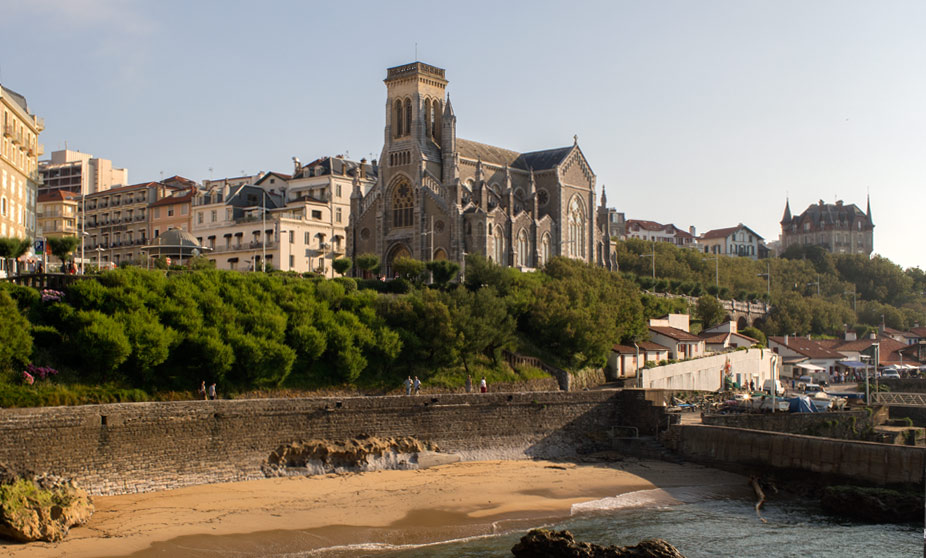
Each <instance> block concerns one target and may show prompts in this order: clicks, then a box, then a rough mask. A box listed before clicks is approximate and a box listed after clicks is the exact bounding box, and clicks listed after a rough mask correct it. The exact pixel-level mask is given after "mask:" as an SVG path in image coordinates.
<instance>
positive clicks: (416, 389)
mask: <svg viewBox="0 0 926 558" xmlns="http://www.w3.org/2000/svg"><path fill="white" fill-rule="evenodd" d="M420 391H421V380H419V379H418V376H415V395H418V392H420Z"/></svg>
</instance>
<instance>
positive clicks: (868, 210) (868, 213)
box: [865, 194, 875, 227]
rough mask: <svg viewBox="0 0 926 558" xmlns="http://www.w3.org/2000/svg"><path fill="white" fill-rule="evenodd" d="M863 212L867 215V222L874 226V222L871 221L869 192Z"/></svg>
mask: <svg viewBox="0 0 926 558" xmlns="http://www.w3.org/2000/svg"><path fill="white" fill-rule="evenodd" d="M865 214H866V215H868V224H869V225H871V226H872V227H873V226H875V224H874V223H873V222H872V221H871V194H868V209H867V211H866V212H865Z"/></svg>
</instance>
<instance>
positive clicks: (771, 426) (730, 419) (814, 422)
mask: <svg viewBox="0 0 926 558" xmlns="http://www.w3.org/2000/svg"><path fill="white" fill-rule="evenodd" d="M887 418H888V415H887V408H886V407H882V408H881V409H879V411H878V412H876V413H871V414H870V413H869V412H868V411H865V410H861V411H831V412H827V413H738V414H729V415H703V416H702V417H701V423H702V424H706V425H710V426H729V427H732V428H746V429H749V430H766V431H770V432H783V433H788V434H806V435H809V436H815V435H816V436H819V435H821V433H822V432H826V431H828V430H830V429H833V428H834V427H835V426H837V425H839V424H845V425H847V426H849V427H851V428H854V429H855V430H859V431H862V430H870V429H872V428H873V427H874V426H876V425H879V424H882V423H884V421H885V420H886V419H887Z"/></svg>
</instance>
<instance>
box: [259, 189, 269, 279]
mask: <svg viewBox="0 0 926 558" xmlns="http://www.w3.org/2000/svg"><path fill="white" fill-rule="evenodd" d="M260 201H261V212H260V215H261V228H262V229H264V230H263V231H261V234H260V238H261V240H262V241H263V253H262V254H261V257H260V268H261V271H262V272H264V273H267V190H264V189H263V188H262V189H261V191H260Z"/></svg>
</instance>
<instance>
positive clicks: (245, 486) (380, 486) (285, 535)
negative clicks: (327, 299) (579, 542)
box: [0, 460, 746, 558]
mask: <svg viewBox="0 0 926 558" xmlns="http://www.w3.org/2000/svg"><path fill="white" fill-rule="evenodd" d="M695 486H697V487H708V488H709V489H712V490H716V491H718V492H723V491H727V492H742V491H744V490H745V489H746V483H745V479H743V477H740V476H737V475H732V474H728V473H724V472H720V471H717V470H713V469H707V468H703V467H699V466H695V465H688V464H686V465H676V464H671V463H665V462H659V461H637V460H628V461H620V462H615V463H593V464H574V463H560V462H550V461H526V460H525V461H481V462H464V463H455V464H451V465H441V466H437V467H432V468H429V469H421V470H413V471H377V472H370V473H356V474H347V475H325V476H317V477H290V478H276V479H266V480H257V481H247V482H235V483H224V484H215V485H203V486H192V487H186V488H180V489H176V490H169V491H164V492H153V493H147V494H129V495H121V496H99V497H96V498H95V499H94V502H95V504H96V513H95V514H94V515H93V518H92V519H91V521H90V522H89V523H88V524H87V525H85V526H82V527H78V528H75V529H73V530H72V531H71V533H70V535H69V536H68V538H67V539H66V540H65V541H63V542H60V543H54V544H49V543H32V544H28V545H21V544H11V543H6V542H0V554H3V555H8V556H11V557H14V558H25V557H45V556H47V557H58V556H66V557H69V558H90V557H93V558H96V557H112V556H133V557H138V558H147V557H152V556H173V557H177V556H192V557H197V556H202V557H207V556H208V557H213V556H227V555H229V554H235V555H238V556H260V555H262V554H265V553H270V552H272V553H286V552H300V551H303V552H304V551H307V550H311V549H318V548H328V547H332V546H340V545H348V544H358V543H384V544H390V545H400V544H417V543H425V542H433V541H440V540H448V539H453V538H460V537H465V536H476V535H480V534H487V533H492V532H497V531H498V530H499V529H510V528H514V527H517V526H523V527H524V528H526V527H529V526H530V525H536V524H539V523H542V522H544V521H545V520H547V521H548V520H555V519H561V518H565V517H568V516H569V515H570V512H571V510H572V507H573V505H574V504H580V503H583V502H589V501H594V500H598V499H601V498H608V497H615V496H618V495H621V494H629V493H633V492H637V491H641V490H644V491H647V490H648V491H649V492H647V494H648V495H649V497H650V504H652V495H653V494H654V492H653V490H652V489H656V488H660V489H665V490H669V491H671V489H673V488H679V487H695ZM655 494H657V495H658V494H662V493H661V492H659V491H657V492H655ZM671 501H672V498H671V497H670V496H669V495H668V493H665V494H664V498H663V500H662V502H661V503H671Z"/></svg>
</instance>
